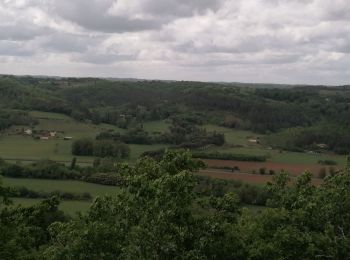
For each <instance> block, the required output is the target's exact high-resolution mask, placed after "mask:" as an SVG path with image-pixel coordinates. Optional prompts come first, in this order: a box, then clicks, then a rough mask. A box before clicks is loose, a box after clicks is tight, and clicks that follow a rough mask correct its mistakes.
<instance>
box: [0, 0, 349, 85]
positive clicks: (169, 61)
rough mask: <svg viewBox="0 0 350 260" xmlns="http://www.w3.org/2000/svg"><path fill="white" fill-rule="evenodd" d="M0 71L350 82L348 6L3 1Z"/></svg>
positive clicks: (229, 0)
mask: <svg viewBox="0 0 350 260" xmlns="http://www.w3.org/2000/svg"><path fill="white" fill-rule="evenodd" d="M0 74H32V75H59V76H101V77H137V78H147V79H175V80H201V81H241V82H274V83H309V84H350V4H349V0H0Z"/></svg>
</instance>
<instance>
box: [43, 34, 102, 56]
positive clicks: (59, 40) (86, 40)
mask: <svg viewBox="0 0 350 260" xmlns="http://www.w3.org/2000/svg"><path fill="white" fill-rule="evenodd" d="M99 41H100V39H99V38H97V37H88V36H81V35H73V34H68V33H55V34H52V35H50V36H49V37H48V38H47V39H46V40H45V43H43V45H42V47H44V48H45V49H47V50H51V51H57V52H80V53H83V52H85V51H87V50H88V48H89V47H90V46H95V45H96V44H97V43H98V42H99Z"/></svg>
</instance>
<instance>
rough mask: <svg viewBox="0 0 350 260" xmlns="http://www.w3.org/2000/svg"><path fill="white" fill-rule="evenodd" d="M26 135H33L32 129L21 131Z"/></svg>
mask: <svg viewBox="0 0 350 260" xmlns="http://www.w3.org/2000/svg"><path fill="white" fill-rule="evenodd" d="M23 132H24V133H25V134H26V135H32V134H33V130H32V129H26V130H24V131H23Z"/></svg>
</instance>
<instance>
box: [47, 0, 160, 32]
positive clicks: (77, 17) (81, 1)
mask: <svg viewBox="0 0 350 260" xmlns="http://www.w3.org/2000/svg"><path fill="white" fill-rule="evenodd" d="M112 4H113V1H106V0H103V1H97V0H92V1H86V0H76V1H70V0H60V1H56V5H55V6H54V12H55V13H57V14H58V15H60V16H61V17H63V18H65V19H68V20H69V21H71V22H74V23H76V24H78V25H80V26H82V27H84V28H86V29H89V30H95V31H102V32H108V33H111V32H127V31H143V30H149V29H156V28H159V27H160V25H159V24H157V23H156V22H155V21H153V20H150V19H131V18H125V17H117V16H112V15H110V14H108V13H107V12H108V9H109V8H110V7H111V6H112Z"/></svg>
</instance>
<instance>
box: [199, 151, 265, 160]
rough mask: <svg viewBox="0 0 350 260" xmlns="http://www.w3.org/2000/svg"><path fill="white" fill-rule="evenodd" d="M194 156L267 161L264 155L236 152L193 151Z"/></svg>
mask: <svg viewBox="0 0 350 260" xmlns="http://www.w3.org/2000/svg"><path fill="white" fill-rule="evenodd" d="M192 156H193V157H194V158H201V159H215V160H234V161H249V162H265V161H266V159H267V157H266V156H264V155H249V154H234V153H220V152H193V153H192Z"/></svg>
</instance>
